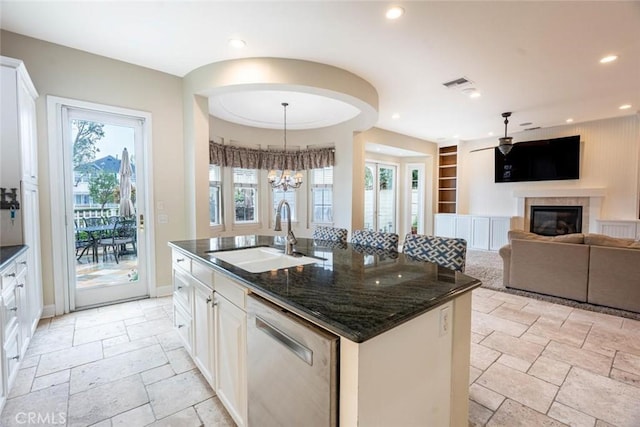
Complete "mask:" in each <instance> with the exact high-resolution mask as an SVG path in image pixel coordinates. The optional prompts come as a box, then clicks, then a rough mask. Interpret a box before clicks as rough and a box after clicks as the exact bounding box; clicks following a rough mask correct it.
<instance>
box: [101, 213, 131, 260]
mask: <svg viewBox="0 0 640 427" xmlns="http://www.w3.org/2000/svg"><path fill="white" fill-rule="evenodd" d="M136 236H137V229H136V222H135V220H128V219H125V220H118V221H117V222H116V223H115V225H114V226H113V232H112V233H111V236H109V237H104V238H102V239H100V241H99V242H98V246H100V247H102V259H103V260H106V259H107V255H108V251H109V248H111V250H112V251H113V257H114V258H115V260H116V264H118V263H119V259H118V258H119V257H120V255H121V254H122V252H123V251H124V250H125V249H126V246H127V245H128V244H130V245H131V246H132V247H133V253H134V254H136V253H137V248H136Z"/></svg>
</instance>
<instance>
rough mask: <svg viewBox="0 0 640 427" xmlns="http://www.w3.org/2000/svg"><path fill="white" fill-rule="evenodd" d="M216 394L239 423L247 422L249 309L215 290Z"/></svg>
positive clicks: (241, 424) (244, 423)
mask: <svg viewBox="0 0 640 427" xmlns="http://www.w3.org/2000/svg"><path fill="white" fill-rule="evenodd" d="M214 305H215V328H216V332H215V358H216V394H217V395H218V397H219V398H220V401H221V402H222V403H223V404H224V406H225V407H226V408H227V410H228V411H229V414H230V415H231V417H232V418H233V420H234V421H235V422H236V424H237V425H238V426H246V425H247V362H246V355H247V313H246V312H245V311H244V310H242V309H241V308H239V307H238V306H236V305H235V304H233V303H232V302H231V301H229V300H228V299H226V298H225V297H224V296H222V295H220V294H219V293H217V292H216V294H215V296H214Z"/></svg>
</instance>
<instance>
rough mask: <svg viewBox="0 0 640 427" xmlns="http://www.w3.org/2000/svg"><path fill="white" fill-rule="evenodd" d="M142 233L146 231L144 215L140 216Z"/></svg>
mask: <svg viewBox="0 0 640 427" xmlns="http://www.w3.org/2000/svg"><path fill="white" fill-rule="evenodd" d="M139 228H140V231H144V215H143V214H140V227H139Z"/></svg>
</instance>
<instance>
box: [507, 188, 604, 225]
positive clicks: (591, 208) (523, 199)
mask: <svg viewBox="0 0 640 427" xmlns="http://www.w3.org/2000/svg"><path fill="white" fill-rule="evenodd" d="M605 195H606V190H605V189H604V188H518V189H515V190H514V191H513V196H514V197H515V198H516V199H517V206H516V208H517V218H518V220H517V221H518V222H519V224H518V225H519V228H520V229H522V230H529V224H528V223H527V219H528V217H529V213H528V212H526V204H527V200H528V199H534V198H535V199H544V198H549V199H555V200H556V201H557V200H558V199H563V198H566V199H576V198H584V199H588V200H589V202H588V204H587V205H586V206H584V210H583V221H582V227H583V231H584V232H595V230H598V223H597V221H598V220H599V219H600V213H601V210H602V200H603V199H604V197H605ZM585 201H586V200H585ZM556 204H564V203H556ZM570 204H571V203H570Z"/></svg>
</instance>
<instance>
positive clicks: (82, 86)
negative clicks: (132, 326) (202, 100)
mask: <svg viewBox="0 0 640 427" xmlns="http://www.w3.org/2000/svg"><path fill="white" fill-rule="evenodd" d="M1 38H2V45H1V46H0V53H1V54H2V55H4V56H9V57H12V58H17V59H21V60H23V61H24V63H25V66H26V67H27V70H28V71H29V75H30V76H31V79H32V80H33V83H34V85H35V87H36V89H37V90H38V93H39V95H40V97H39V98H38V100H37V103H36V107H37V123H38V158H39V176H40V218H41V224H40V227H41V237H42V282H43V296H44V305H45V306H46V305H49V304H53V303H54V300H53V298H54V297H53V266H52V264H51V259H52V253H53V251H54V250H58V249H59V242H52V239H51V220H50V211H49V206H50V199H51V194H50V191H49V184H48V182H49V163H48V160H47V159H48V158H49V152H50V150H51V147H50V146H49V141H48V139H47V111H46V97H47V95H54V96H60V97H65V98H72V99H77V100H82V101H89V102H94V103H99V104H105V105H112V106H118V107H124V108H129V109H134V110H142V111H148V112H150V113H151V115H152V122H153V129H152V135H153V141H152V142H151V143H152V149H151V150H152V152H153V168H154V170H153V177H154V182H153V187H154V194H153V200H154V201H156V202H159V201H162V202H163V203H164V211H162V212H160V211H159V212H158V213H162V214H166V215H167V216H168V219H169V222H168V223H166V224H158V223H157V222H156V221H148V222H147V226H152V227H154V232H155V239H156V247H155V248H151V250H152V251H153V253H154V254H155V261H156V280H157V283H156V284H152V285H157V286H167V285H170V284H171V262H169V260H170V259H171V258H170V252H169V248H168V247H167V242H168V241H169V240H177V239H182V238H184V235H185V226H184V224H185V221H184V219H185V213H184V209H185V199H184V166H183V164H184V161H183V156H184V153H183V150H184V149H183V126H182V110H183V107H182V79H180V78H179V77H176V76H171V75H168V74H165V73H161V72H158V71H153V70H150V69H148V68H142V67H138V66H136V65H132V64H127V63H124V62H121V61H116V60H113V59H109V58H105V57H102V56H98V55H93V54H89V53H86V52H82V51H79V50H76V49H70V48H67V47H64V46H60V45H56V44H53V43H48V42H44V41H41V40H37V39H33V38H30V37H25V36H21V35H19V34H15V33H10V32H7V31H2V33H1Z"/></svg>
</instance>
